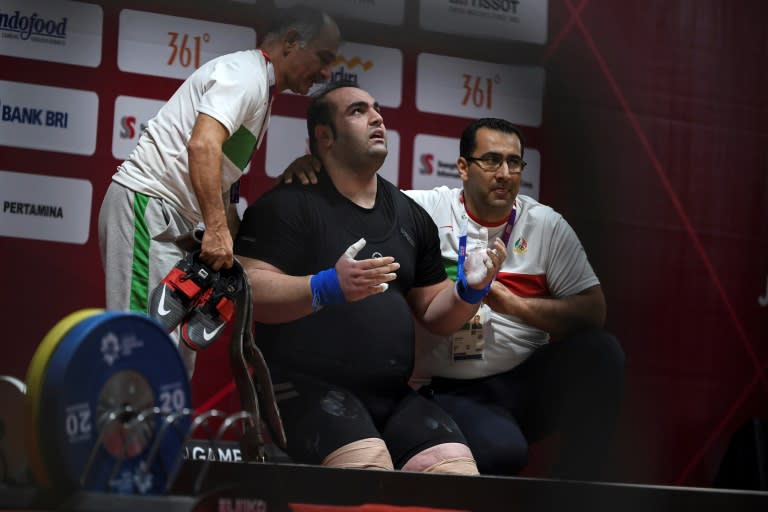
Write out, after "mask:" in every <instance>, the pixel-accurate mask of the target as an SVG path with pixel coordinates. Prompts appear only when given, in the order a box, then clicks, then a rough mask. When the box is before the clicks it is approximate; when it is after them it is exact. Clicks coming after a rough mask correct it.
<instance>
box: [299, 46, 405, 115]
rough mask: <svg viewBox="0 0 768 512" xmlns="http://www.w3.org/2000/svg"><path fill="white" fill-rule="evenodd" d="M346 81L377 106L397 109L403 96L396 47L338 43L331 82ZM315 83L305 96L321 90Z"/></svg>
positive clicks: (401, 56) (400, 64) (401, 76)
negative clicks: (368, 95)
mask: <svg viewBox="0 0 768 512" xmlns="http://www.w3.org/2000/svg"><path fill="white" fill-rule="evenodd" d="M339 80H349V81H352V82H355V83H356V84H358V85H359V86H360V87H362V88H363V89H365V90H366V91H368V92H369V93H370V94H371V96H373V97H374V98H376V101H378V102H379V104H380V105H381V106H384V107H393V108H397V107H399V106H400V102H401V100H402V93H403V54H402V52H401V51H400V50H398V49H396V48H385V47H383V46H372V45H369V44H359V43H342V44H341V45H340V46H339V53H338V54H337V55H336V60H335V62H334V63H333V69H332V72H331V81H339ZM322 86H323V83H319V84H315V85H314V86H313V87H312V88H311V89H310V90H309V93H308V95H311V94H313V93H314V92H316V91H318V90H319V89H320V88H322Z"/></svg>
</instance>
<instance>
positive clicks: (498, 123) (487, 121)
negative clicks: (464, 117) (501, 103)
mask: <svg viewBox="0 0 768 512" xmlns="http://www.w3.org/2000/svg"><path fill="white" fill-rule="evenodd" d="M480 128H488V129H490V130H495V131H497V132H502V133H510V134H515V135H517V138H518V139H520V158H522V157H523V155H524V153H525V139H524V138H523V134H522V132H521V131H520V129H519V128H518V127H517V126H515V125H514V124H512V123H510V122H509V121H507V120H506V119H499V118H497V117H482V118H480V119H477V120H475V121H472V122H471V123H469V124H468V125H467V127H466V128H464V131H463V132H462V133H461V141H460V142H459V155H461V156H463V157H464V158H466V157H468V156H472V153H474V152H475V148H476V147H477V137H476V135H477V130H479V129H480Z"/></svg>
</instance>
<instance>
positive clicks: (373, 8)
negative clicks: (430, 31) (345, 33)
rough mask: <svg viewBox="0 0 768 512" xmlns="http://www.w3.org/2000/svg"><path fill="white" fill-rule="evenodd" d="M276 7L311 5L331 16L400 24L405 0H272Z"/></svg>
mask: <svg viewBox="0 0 768 512" xmlns="http://www.w3.org/2000/svg"><path fill="white" fill-rule="evenodd" d="M274 2H275V6H276V7H291V6H294V5H297V4H305V5H312V6H315V7H317V8H318V9H323V10H324V11H325V12H327V13H328V14H330V15H331V16H334V17H335V16H338V17H340V18H355V19H359V20H365V21H372V22H374V23H383V24H385V25H402V24H403V12H404V11H405V0H274Z"/></svg>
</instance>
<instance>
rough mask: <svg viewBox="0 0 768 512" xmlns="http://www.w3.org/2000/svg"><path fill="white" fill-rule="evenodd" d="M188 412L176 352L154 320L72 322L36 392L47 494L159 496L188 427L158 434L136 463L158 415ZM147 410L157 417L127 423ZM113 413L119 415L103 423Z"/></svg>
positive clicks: (115, 316) (182, 424)
mask: <svg viewBox="0 0 768 512" xmlns="http://www.w3.org/2000/svg"><path fill="white" fill-rule="evenodd" d="M190 406H191V397H190V389H189V381H188V377H187V371H186V369H185V367H184V364H183V362H182V360H181V357H180V355H179V353H178V349H177V348H176V346H175V345H174V343H173V341H172V340H171V338H170V337H169V336H168V335H167V334H166V333H165V332H164V330H163V329H162V327H160V325H159V324H157V323H156V322H155V321H154V320H152V319H151V318H149V317H147V316H145V315H141V314H137V313H127V312H116V311H110V312H105V313H102V314H99V315H95V316H91V317H88V318H86V319H84V320H82V321H80V322H79V323H77V324H76V325H75V326H74V327H72V328H71V329H70V330H69V332H67V334H66V335H65V336H64V337H63V338H62V339H61V341H60V342H59V344H58V346H57V347H56V349H55V350H54V353H53V355H52V356H51V359H50V361H49V363H48V367H47V370H46V372H45V376H44V380H43V384H42V393H41V414H40V425H41V432H42V434H43V435H42V436H41V437H42V438H41V445H42V452H43V457H44V459H45V462H46V466H47V467H49V468H50V474H51V479H52V480H53V483H54V486H55V488H57V489H63V490H70V489H75V488H79V487H81V488H84V489H85V490H92V491H101V492H110V493H120V494H161V493H162V492H163V491H164V490H165V486H166V483H167V478H168V476H169V472H170V471H172V469H173V466H174V464H175V462H176V460H177V458H178V456H179V455H180V453H181V451H182V450H183V446H184V436H185V434H186V432H187V429H188V428H189V421H188V419H185V420H181V421H179V422H178V423H177V424H176V425H177V426H178V428H168V429H166V430H165V431H164V432H166V435H163V436H162V438H161V441H160V444H159V451H158V452H157V455H156V457H155V458H154V459H153V460H154V462H153V463H152V465H151V467H149V468H148V470H147V468H145V467H144V465H143V463H144V461H145V460H146V458H147V454H148V452H149V451H150V450H151V447H152V446H153V444H154V442H155V440H156V438H157V436H156V434H157V433H158V432H159V431H160V426H161V425H162V423H163V420H164V417H165V415H167V414H170V413H174V412H180V411H182V410H185V409H188V408H190ZM127 407H128V408H130V409H127ZM152 407H158V408H160V410H161V411H162V414H155V415H151V414H150V415H148V416H147V420H146V421H142V422H136V421H135V419H136V413H139V412H141V411H146V410H151V408H152ZM119 410H121V411H123V414H121V415H119V416H115V415H114V414H113V415H112V416H110V415H109V413H110V412H113V411H119ZM131 411H132V412H131ZM105 419H106V420H108V421H105ZM124 426H130V427H131V428H128V429H126V428H123V427H124ZM134 427H135V428H134ZM105 429H106V430H107V432H108V434H106V435H104V436H100V434H102V433H103V432H102V431H103V430H105ZM92 454H93V455H92ZM89 461H90V464H91V465H90V467H89V470H88V471H87V476H86V478H85V480H84V481H83V482H81V478H82V477H83V475H84V474H86V468H87V467H88V464H89ZM116 467H117V469H116Z"/></svg>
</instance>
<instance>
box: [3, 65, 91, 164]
mask: <svg viewBox="0 0 768 512" xmlns="http://www.w3.org/2000/svg"><path fill="white" fill-rule="evenodd" d="M98 110H99V97H98V96H97V95H96V93H95V92H91V91H81V90H77V89H63V88H61V87H48V86H45V85H34V84H27V83H21V82H6V81H4V80H0V145H4V146H13V147H17V148H29V149H43V150H48V151H60V152H62V153H75V154H78V155H92V154H93V153H94V151H95V150H96V127H97V120H98Z"/></svg>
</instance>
